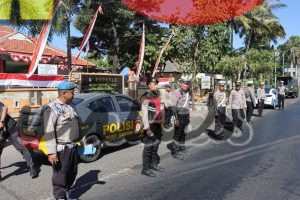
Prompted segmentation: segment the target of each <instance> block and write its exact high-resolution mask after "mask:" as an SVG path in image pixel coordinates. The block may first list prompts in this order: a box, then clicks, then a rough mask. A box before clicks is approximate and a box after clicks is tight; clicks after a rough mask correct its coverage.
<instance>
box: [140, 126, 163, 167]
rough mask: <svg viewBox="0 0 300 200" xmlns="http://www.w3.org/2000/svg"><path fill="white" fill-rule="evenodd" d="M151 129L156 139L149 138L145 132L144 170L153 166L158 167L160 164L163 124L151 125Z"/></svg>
mask: <svg viewBox="0 0 300 200" xmlns="http://www.w3.org/2000/svg"><path fill="white" fill-rule="evenodd" d="M150 129H151V131H152V132H153V134H154V137H152V138H149V137H148V136H147V133H146V131H145V135H146V136H145V137H144V138H143V142H144V144H145V145H144V151H143V169H144V170H147V169H149V168H150V166H151V165H156V164H158V163H159V162H160V157H159V155H158V148H159V144H160V143H161V138H162V128H161V124H150Z"/></svg>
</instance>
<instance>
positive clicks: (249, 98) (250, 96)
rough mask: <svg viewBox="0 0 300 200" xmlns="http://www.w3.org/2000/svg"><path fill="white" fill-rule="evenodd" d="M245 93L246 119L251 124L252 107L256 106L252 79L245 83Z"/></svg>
mask: <svg viewBox="0 0 300 200" xmlns="http://www.w3.org/2000/svg"><path fill="white" fill-rule="evenodd" d="M245 95H246V103H247V112H246V119H247V122H248V123H249V124H252V123H253V122H252V121H251V118H252V115H253V110H254V108H256V100H255V94H254V89H253V81H249V82H248V83H247V87H246V88H245Z"/></svg>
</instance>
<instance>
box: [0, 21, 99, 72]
mask: <svg viewBox="0 0 300 200" xmlns="http://www.w3.org/2000/svg"><path fill="white" fill-rule="evenodd" d="M17 34H22V33H19V32H17V31H15V30H14V29H12V28H10V27H8V26H0V48H3V49H4V50H5V52H6V53H17V54H18V53H19V54H28V55H32V53H33V51H34V48H35V42H36V41H37V39H36V38H34V37H31V36H28V35H24V34H22V36H24V37H25V38H23V39H15V38H13V39H12V38H11V39H9V38H10V37H12V36H16V35H17ZM54 56H55V57H64V58H66V57H67V53H66V52H65V51H63V50H61V49H58V48H56V47H54V46H52V45H48V44H47V45H46V48H45V50H44V53H43V57H54ZM75 59H76V56H72V65H76V66H87V65H88V66H93V67H95V66H96V65H95V64H93V63H90V62H88V61H87V60H85V59H82V58H78V60H77V61H76V63H75Z"/></svg>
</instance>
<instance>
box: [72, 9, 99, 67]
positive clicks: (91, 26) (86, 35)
mask: <svg viewBox="0 0 300 200" xmlns="http://www.w3.org/2000/svg"><path fill="white" fill-rule="evenodd" d="M99 13H101V14H102V13H103V11H102V7H101V5H100V6H99V8H98V9H97V11H96V13H95V15H94V17H93V19H92V21H91V23H90V25H89V27H88V29H87V31H86V33H85V34H84V36H83V40H82V42H81V44H80V47H79V52H78V54H77V57H76V60H75V62H76V61H77V60H78V58H79V56H80V53H81V52H82V51H83V49H84V48H85V47H86V45H87V44H88V41H89V39H90V36H91V34H92V31H93V28H94V26H95V23H96V19H97V17H98V14H99Z"/></svg>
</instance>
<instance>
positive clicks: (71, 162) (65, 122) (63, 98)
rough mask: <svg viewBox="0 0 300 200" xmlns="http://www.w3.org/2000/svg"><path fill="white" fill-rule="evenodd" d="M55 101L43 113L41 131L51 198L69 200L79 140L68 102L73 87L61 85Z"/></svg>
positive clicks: (76, 163) (74, 176)
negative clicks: (49, 168) (43, 132)
mask: <svg viewBox="0 0 300 200" xmlns="http://www.w3.org/2000/svg"><path fill="white" fill-rule="evenodd" d="M57 88H58V98H57V99H56V100H55V101H53V102H51V103H49V104H48V105H47V107H46V108H45V111H44V131H45V140H46V147H47V154H48V160H49V162H50V163H51V164H52V168H53V176H52V185H53V195H54V197H55V198H56V199H70V197H69V196H70V192H69V190H70V188H71V186H72V185H73V183H74V181H75V179H76V175H77V166H78V155H77V152H76V145H75V143H76V142H77V141H79V139H80V128H79V118H78V115H77V113H76V111H75V108H74V107H73V106H72V104H71V102H72V99H73V97H74V88H75V84H73V83H71V82H62V83H60V84H59V85H58V86H57Z"/></svg>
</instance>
